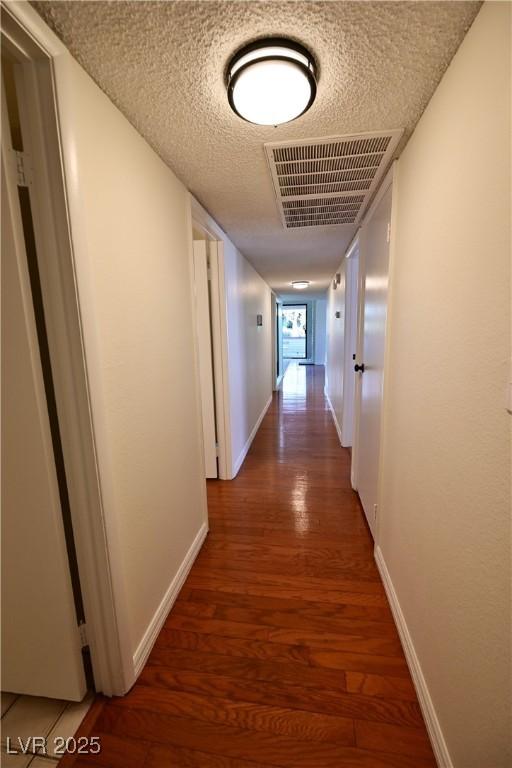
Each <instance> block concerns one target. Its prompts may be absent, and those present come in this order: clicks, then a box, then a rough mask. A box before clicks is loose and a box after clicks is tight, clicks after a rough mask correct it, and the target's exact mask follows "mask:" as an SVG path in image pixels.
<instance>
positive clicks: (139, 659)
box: [133, 523, 208, 679]
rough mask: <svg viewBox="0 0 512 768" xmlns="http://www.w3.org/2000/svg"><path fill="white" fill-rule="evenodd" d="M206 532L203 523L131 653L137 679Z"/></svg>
mask: <svg viewBox="0 0 512 768" xmlns="http://www.w3.org/2000/svg"><path fill="white" fill-rule="evenodd" d="M207 533H208V524H207V523H203V524H202V526H201V527H200V529H199V531H198V533H197V536H196V537H195V539H194V541H193V542H192V544H191V546H190V549H189V550H188V552H187V554H186V555H185V557H184V559H183V562H182V563H181V565H180V567H179V568H178V571H177V573H176V575H175V577H174V578H173V580H172V582H171V583H170V585H169V588H168V589H167V592H166V593H165V595H164V597H163V599H162V601H161V603H160V605H159V606H158V608H157V609H156V611H155V613H154V615H153V618H152V619H151V621H150V622H149V625H148V628H147V629H146V631H145V632H144V635H143V637H142V640H141V641H140V643H139V645H138V646H137V650H136V651H135V653H134V654H133V666H134V670H135V679H137V677H138V676H139V674H140V673H141V671H142V668H143V666H144V664H145V663H146V661H147V659H148V656H149V654H150V653H151V649H152V648H153V645H154V643H155V640H156V638H157V636H158V633H159V632H160V630H161V629H162V626H163V624H164V622H165V620H166V618H167V616H168V615H169V611H170V610H171V608H172V606H173V605H174V603H175V601H176V598H177V597H178V595H179V592H180V589H181V588H182V586H183V584H184V582H185V579H186V578H187V576H188V574H189V571H190V569H191V568H192V566H193V564H194V561H195V559H196V557H197V555H198V554H199V550H200V549H201V547H202V545H203V542H204V540H205V538H206V535H207Z"/></svg>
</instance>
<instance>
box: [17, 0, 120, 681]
mask: <svg viewBox="0 0 512 768" xmlns="http://www.w3.org/2000/svg"><path fill="white" fill-rule="evenodd" d="M2 44H5V45H6V46H8V47H9V50H10V52H11V53H12V54H13V55H14V56H15V58H17V60H18V61H19V63H20V65H21V66H22V72H23V87H24V89H26V93H25V98H24V99H23V110H24V112H25V115H26V117H27V118H28V123H27V125H28V127H29V135H30V154H31V157H30V165H29V173H30V176H31V192H32V194H31V202H32V206H33V217H34V227H35V229H36V234H37V238H38V252H39V254H40V259H39V271H40V279H41V290H42V295H43V304H44V314H45V321H46V325H47V333H48V344H49V349H50V358H51V366H52V375H53V380H54V386H55V395H56V401H57V412H58V419H59V426H60V432H61V441H62V448H63V453H64V463H65V471H66V478H67V484H68V492H69V498H70V506H71V518H72V526H73V536H74V541H75V547H76V554H77V561H78V572H79V580H80V587H81V591H82V597H83V603H84V609H85V615H86V622H87V624H86V635H87V644H88V645H89V648H90V654H91V663H92V671H93V677H94V683H95V687H96V689H97V690H98V691H101V692H103V693H104V694H106V695H113V694H121V693H124V692H126V690H127V689H128V688H129V686H130V685H131V683H132V682H133V679H132V678H133V669H130V661H131V653H130V650H129V648H128V646H127V645H126V640H125V639H123V633H121V632H120V626H122V624H123V619H124V616H125V615H126V607H125V605H126V604H125V600H124V599H123V596H124V592H123V591H122V585H121V584H120V583H119V580H118V579H117V577H116V574H117V573H119V570H118V569H117V568H116V563H117V558H116V552H117V550H116V547H115V543H116V542H115V532H114V531H112V530H109V526H108V521H107V520H106V519H105V516H104V511H103V504H102V493H103V492H104V489H102V488H101V486H100V480H99V472H98V465H97V459H96V455H97V452H96V440H95V434H94V429H93V425H92V420H91V404H90V394H89V383H88V382H89V375H90V372H89V371H88V369H87V364H86V360H85V354H84V344H83V335H82V327H81V318H80V308H79V305H78V299H77V295H76V279H75V262H74V252H73V244H72V239H71V231H70V219H69V197H68V195H69V187H68V184H67V183H66V177H65V171H64V165H63V144H64V141H63V139H65V138H69V137H63V136H62V134H61V126H60V121H59V114H58V106H57V103H58V102H57V97H58V94H57V93H56V88H55V72H54V60H55V59H57V57H59V56H62V55H63V54H65V55H68V54H67V51H66V49H65V48H64V47H63V46H62V44H61V43H60V41H58V39H57V38H56V37H55V36H54V35H53V33H52V32H51V31H50V30H49V29H48V28H47V27H46V25H45V24H44V22H42V20H41V19H40V17H39V16H38V15H37V13H36V12H35V11H34V10H33V9H32V8H31V7H30V6H29V5H28V4H26V3H4V2H2ZM22 119H23V118H22ZM27 165H28V163H27ZM107 537H108V541H109V544H110V551H109V548H108V546H107ZM114 591H115V594H116V603H115V604H114ZM132 667H133V663H132Z"/></svg>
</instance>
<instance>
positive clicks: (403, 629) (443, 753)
mask: <svg viewBox="0 0 512 768" xmlns="http://www.w3.org/2000/svg"><path fill="white" fill-rule="evenodd" d="M374 555H375V561H376V563H377V568H378V569H379V573H380V575H381V578H382V581H383V583H384V589H385V590H386V595H387V597H388V600H389V604H390V606H391V611H392V613H393V618H394V620H395V624H396V627H397V629H398V634H399V635H400V640H401V643H402V647H403V650H404V653H405V658H406V661H407V666H408V667H409V671H410V673H411V676H412V679H413V682H414V687H415V688H416V693H417V695H418V701H419V704H420V707H421V711H422V713H423V718H424V720H425V725H426V726H427V731H428V735H429V737H430V742H431V744H432V749H433V750H434V754H435V757H436V761H437V764H438V766H439V768H453V763H452V760H451V757H450V753H449V752H448V747H447V745H446V741H445V739H444V736H443V732H442V730H441V725H440V723H439V720H438V719H437V714H436V710H435V707H434V703H433V701H432V698H431V696H430V693H429V690H428V686H427V681H426V680H425V676H424V674H423V671H422V669H421V664H420V660H419V659H418V656H417V654H416V650H415V648H414V643H413V641H412V637H411V634H410V632H409V628H408V626H407V622H406V621H405V617H404V614H403V613H402V609H401V607H400V603H399V602H398V596H397V594H396V592H395V588H394V586H393V582H392V581H391V576H390V575H389V571H388V569H387V566H386V563H385V561H384V557H383V555H382V552H381V549H380V547H379V546H378V545H377V546H376V547H375V551H374Z"/></svg>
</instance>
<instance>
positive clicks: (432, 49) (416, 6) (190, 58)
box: [33, 0, 481, 291]
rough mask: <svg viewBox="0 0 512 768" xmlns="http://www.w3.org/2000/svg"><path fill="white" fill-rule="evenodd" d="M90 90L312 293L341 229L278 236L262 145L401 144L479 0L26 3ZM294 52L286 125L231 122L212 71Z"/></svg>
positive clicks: (247, 248) (248, 241) (225, 221)
mask: <svg viewBox="0 0 512 768" xmlns="http://www.w3.org/2000/svg"><path fill="white" fill-rule="evenodd" d="M33 5H34V6H35V7H36V9H37V10H38V12H39V13H40V14H41V16H42V17H43V18H44V19H45V20H46V21H47V22H48V24H49V25H50V26H51V27H52V29H53V30H54V31H55V32H56V33H57V35H58V36H59V37H60V38H61V39H62V40H63V41H64V43H65V44H66V45H67V46H68V47H69V49H70V50H71V52H72V53H73V55H74V56H75V57H76V58H77V59H78V61H79V62H80V63H81V64H82V66H83V67H84V68H85V69H86V70H87V71H88V72H89V74H90V75H91V76H92V77H93V78H94V80H95V81H96V82H97V83H98V85H99V86H100V87H101V88H102V89H103V90H104V91H105V92H106V93H107V94H108V96H109V97H110V98H111V99H112V101H113V102H114V103H115V104H116V105H117V106H118V107H119V109H120V110H121V111H122V112H123V113H124V114H125V115H126V117H127V118H128V119H129V120H130V121H131V123H132V124H133V125H134V126H135V127H136V128H137V129H138V131H139V132H140V133H141V134H142V135H143V136H144V137H145V138H146V139H147V141H148V142H149V143H150V144H151V146H152V147H154V149H155V150H156V151H157V152H158V154H159V155H160V156H161V157H162V158H163V160H164V161H165V162H166V163H167V164H168V165H169V166H170V167H171V168H172V169H173V170H174V171H175V172H176V174H177V175H178V176H179V177H180V179H181V180H182V181H183V182H184V184H186V186H187V187H188V188H189V189H190V190H191V191H192V192H193V194H194V195H195V196H196V197H197V198H198V200H199V201H200V202H201V203H202V204H203V205H204V206H205V207H206V208H207V209H208V211H209V212H210V213H211V215H212V216H213V217H214V218H215V219H217V221H218V222H219V224H220V225H221V226H222V227H223V229H225V230H226V232H227V233H228V234H229V236H230V237H231V239H232V240H233V241H234V242H235V244H236V245H237V246H238V248H239V249H240V250H241V251H242V252H243V253H244V254H245V256H247V258H248V259H249V260H250V261H251V262H252V263H253V265H254V266H255V267H256V269H257V270H258V272H260V274H261V275H262V276H263V277H264V278H265V279H266V280H267V281H268V282H269V283H270V284H271V285H272V287H274V288H275V289H276V290H277V291H283V290H286V289H287V287H289V284H290V281H291V280H298V279H309V280H311V281H313V285H312V288H314V289H315V290H316V291H318V290H324V289H325V288H326V287H327V284H328V281H329V278H330V276H331V275H332V273H333V272H334V271H335V268H336V266H337V265H338V264H339V262H340V259H341V256H342V255H343V252H344V250H345V248H346V246H347V245H348V243H349V242H350V240H351V239H352V236H353V234H354V226H353V225H348V226H347V225H343V226H336V227H318V228H314V229H308V230H305V231H301V232H297V231H286V230H285V229H284V228H283V225H282V223H281V221H280V218H279V213H278V209H277V205H276V201H275V197H274V192H273V188H272V181H271V177H270V173H269V170H268V166H267V162H266V159H265V152H264V149H263V144H264V143H265V142H269V141H288V140H294V139H304V138H321V137H325V136H331V135H344V134H352V133H361V132H366V131H377V130H379V131H380V130H386V129H390V128H404V129H405V134H404V138H403V140H402V142H401V144H400V146H399V150H400V149H401V148H403V146H404V145H405V142H406V141H407V138H408V137H409V136H410V134H411V132H412V130H413V129H414V126H415V125H416V123H417V121H418V119H419V117H420V116H421V113H422V112H423V110H424V109H425V107H426V105H427V103H428V101H429V99H430V97H431V96H432V94H433V92H434V90H435V88H436V86H437V84H438V82H439V80H440V79H441V76H442V75H443V73H444V71H445V69H446V68H447V66H448V64H449V62H450V60H451V58H452V57H453V55H454V53H455V52H456V50H457V48H458V46H459V44H460V43H461V41H462V39H463V37H464V35H465V33H466V31H467V29H468V28H469V26H470V24H471V22H472V21H473V19H474V17H475V16H476V14H477V12H478V10H479V8H480V5H481V3H480V2H450V1H443V2H336V1H330V2H301V1H299V2H294V1H291V2H288V1H286V2H274V1H270V2H265V1H261V0H237V1H236V2H231V0H223V1H222V2H216V1H214V0H208V1H206V2H204V1H203V2H198V1H197V0H196V1H192V2H188V1H187V0H177V1H174V0H173V1H170V0H168V1H163V2H133V1H132V2H124V1H118V2H105V1H104V0H95V1H93V2H89V1H88V0H83V1H82V2H68V1H67V0H58V2H33ZM266 35H278V36H284V37H291V38H294V39H297V40H299V41H300V42H301V43H303V44H304V45H306V46H307V47H308V48H309V49H310V50H311V51H312V52H313V54H314V55H315V57H316V60H317V62H318V64H319V84H318V93H317V98H316V101H315V103H314V105H313V107H312V108H311V109H310V111H309V112H307V113H306V114H305V115H303V116H302V117H300V118H299V119H298V120H296V121H295V122H293V123H291V124H288V125H283V126H279V127H277V128H272V127H260V126H254V125H251V124H249V123H246V122H244V121H242V120H240V119H239V118H238V117H236V115H235V114H234V113H233V112H232V111H231V109H230V108H229V105H228V101H227V97H226V90H225V86H224V79H223V78H224V72H225V67H226V63H227V61H228V59H229V58H230V56H231V54H232V53H233V52H234V51H236V50H237V49H238V48H239V47H241V46H242V45H243V44H245V43H246V42H248V41H251V40H252V39H254V38H257V37H261V36H266Z"/></svg>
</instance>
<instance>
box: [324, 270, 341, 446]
mask: <svg viewBox="0 0 512 768" xmlns="http://www.w3.org/2000/svg"><path fill="white" fill-rule="evenodd" d="M336 272H337V273H340V274H341V283H340V284H339V285H338V286H337V288H336V289H334V288H333V284H332V282H331V284H330V286H329V290H328V291H327V305H326V329H327V341H326V363H325V393H326V395H327V397H328V400H329V405H330V407H331V411H332V414H333V417H334V423H335V426H336V429H337V431H338V435H339V437H340V440H341V423H342V416H343V361H344V355H345V259H343V261H342V262H341V264H340V266H339V267H338V269H337V270H336ZM336 312H339V313H340V316H339V318H338V317H336Z"/></svg>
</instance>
